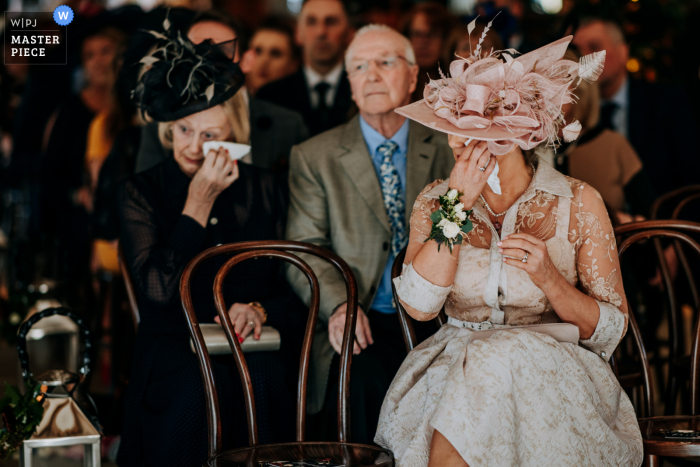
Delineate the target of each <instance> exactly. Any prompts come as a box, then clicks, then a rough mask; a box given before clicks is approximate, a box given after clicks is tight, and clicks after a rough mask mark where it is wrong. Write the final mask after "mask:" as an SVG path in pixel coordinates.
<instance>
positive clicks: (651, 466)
mask: <svg viewBox="0 0 700 467" xmlns="http://www.w3.org/2000/svg"><path fill="white" fill-rule="evenodd" d="M660 465H661V459H659V456H652V455H647V456H644V462H642V467H659V466H660Z"/></svg>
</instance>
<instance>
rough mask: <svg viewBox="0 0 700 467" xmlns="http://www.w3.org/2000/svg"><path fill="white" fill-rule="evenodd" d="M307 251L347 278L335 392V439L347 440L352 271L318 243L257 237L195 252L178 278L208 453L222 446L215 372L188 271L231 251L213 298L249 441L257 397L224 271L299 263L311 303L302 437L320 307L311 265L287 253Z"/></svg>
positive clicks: (300, 405)
mask: <svg viewBox="0 0 700 467" xmlns="http://www.w3.org/2000/svg"><path fill="white" fill-rule="evenodd" d="M290 252H294V253H305V254H310V255H314V256H317V257H319V258H323V259H324V260H326V261H328V262H330V263H331V264H333V265H334V266H335V267H336V268H338V270H340V272H341V274H342V276H343V278H344V279H345V284H346V290H347V295H348V311H347V315H346V319H345V334H344V336H343V343H342V349H341V350H342V352H341V354H340V384H339V391H338V440H339V441H340V442H347V441H348V437H349V433H350V427H349V417H348V413H349V403H350V399H349V396H350V364H351V361H352V346H353V344H354V339H353V336H354V335H355V321H356V319H357V304H358V303H357V284H356V281H355V277H354V275H353V273H352V270H351V269H350V267H349V266H348V265H347V263H346V262H345V261H343V260H342V259H341V258H340V257H339V256H338V255H336V254H335V253H333V252H331V251H330V250H327V249H325V248H321V247H319V246H316V245H312V244H309V243H302V242H292V241H281V240H280V241H255V242H240V243H231V244H227V245H221V246H217V247H214V248H210V249H208V250H206V251H203V252H202V253H200V254H199V255H197V256H196V257H195V258H194V259H192V261H190V263H189V264H188V265H187V267H186V268H185V270H184V272H183V273H182V278H181V279H180V296H181V299H182V307H183V310H184V312H185V316H186V317H187V322H188V325H189V330H190V336H191V337H192V340H193V342H194V346H195V350H196V352H197V356H198V359H199V366H200V369H201V371H202V378H203V380H204V388H205V392H206V405H207V420H208V433H209V445H208V453H209V457H213V456H215V455H217V454H218V453H219V452H220V451H221V446H222V444H221V419H220V417H219V398H218V394H217V391H216V386H215V384H214V373H213V370H212V366H211V359H210V357H209V353H208V352H207V348H206V345H205V343H204V338H203V337H202V333H201V331H200V329H199V322H198V321H197V316H196V314H195V311H194V307H193V304H192V296H191V293H190V287H191V281H192V276H193V275H194V273H195V272H196V270H197V268H198V267H199V266H200V265H201V264H202V263H204V262H205V261H208V260H210V259H212V258H214V257H217V256H222V255H232V254H233V255H234V256H233V257H231V258H230V259H228V260H227V261H226V263H224V265H223V266H222V267H221V268H220V269H219V272H218V273H217V275H216V278H215V280H214V298H215V301H216V307H217V311H218V314H219V317H220V318H221V322H222V325H223V328H224V331H225V332H226V337H227V338H228V342H229V345H230V347H231V351H232V353H233V356H234V359H235V361H236V365H237V367H238V371H239V374H240V376H241V382H242V384H243V393H244V397H245V403H246V411H247V419H248V434H249V442H250V445H251V446H256V445H257V444H258V430H257V420H256V415H255V398H254V395H253V390H252V383H251V379H250V373H249V372H248V366H247V365H246V361H245V357H244V355H243V352H242V351H241V346H240V344H239V342H238V339H237V338H236V335H235V330H234V327H233V324H232V323H231V320H230V318H229V316H228V308H227V306H226V303H224V297H223V291H222V287H223V282H224V279H225V278H226V275H227V274H228V273H229V271H231V269H232V268H233V267H235V266H236V265H237V264H238V263H241V262H243V261H246V260H249V259H254V258H261V257H267V258H277V259H280V260H282V261H285V262H287V263H290V264H292V265H294V266H296V267H297V268H299V269H300V270H301V271H302V272H303V273H304V275H306V277H307V279H308V280H309V285H310V287H311V304H310V307H309V316H308V320H307V323H306V332H305V334H304V344H303V347H302V355H301V362H300V367H299V383H298V391H299V394H298V400H297V420H296V440H297V442H303V441H304V437H305V424H306V385H307V379H308V372H309V360H310V357H311V345H312V343H313V339H314V331H315V329H316V322H317V320H318V310H319V305H320V303H319V302H320V298H319V297H320V295H319V285H318V279H317V278H316V275H315V274H314V272H313V270H312V269H311V267H310V266H309V265H308V264H307V263H306V262H305V261H304V260H302V259H301V258H299V257H298V256H296V255H294V254H291V253H290Z"/></svg>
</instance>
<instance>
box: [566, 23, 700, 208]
mask: <svg viewBox="0 0 700 467" xmlns="http://www.w3.org/2000/svg"><path fill="white" fill-rule="evenodd" d="M573 44H574V45H576V46H577V47H578V49H579V50H580V51H581V53H582V54H583V55H586V54H589V53H591V52H598V51H600V50H605V52H606V55H605V68H604V70H603V73H602V74H601V75H600V95H601V97H602V101H601V111H600V125H601V126H603V127H605V128H610V129H613V130H615V131H618V132H619V133H621V134H623V135H624V136H626V137H627V139H629V141H630V143H631V144H632V147H634V149H635V150H636V151H637V154H639V157H640V159H641V160H642V162H643V163H644V167H645V168H646V170H647V173H649V174H650V176H651V177H652V183H653V184H654V188H655V189H656V192H657V194H659V195H662V194H664V193H666V192H668V191H671V190H673V189H675V188H678V187H681V186H684V185H690V184H694V183H697V181H698V175H697V174H698V173H700V158H699V157H698V156H699V154H698V149H697V145H696V144H695V143H694V141H693V139H692V138H689V137H688V135H691V134H695V132H696V131H697V128H698V127H697V122H696V121H695V116H694V115H693V113H692V112H691V111H690V106H689V105H688V104H687V102H686V99H685V98H684V94H683V92H682V91H680V90H678V89H674V88H671V87H668V86H663V85H660V84H656V83H648V82H645V81H641V80H637V79H632V78H630V76H629V74H628V73H627V61H628V59H629V47H628V45H627V43H626V42H625V37H624V34H623V32H622V29H621V28H620V26H619V25H617V24H616V23H614V22H612V21H609V20H605V19H601V18H584V19H583V20H582V21H581V23H580V25H579V28H578V29H577V30H576V32H575V36H574V40H573ZM671 115H672V116H673V118H669V116H671Z"/></svg>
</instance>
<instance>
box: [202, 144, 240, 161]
mask: <svg viewBox="0 0 700 467" xmlns="http://www.w3.org/2000/svg"><path fill="white" fill-rule="evenodd" d="M222 146H223V147H224V148H225V149H228V155H229V156H230V157H231V160H232V161H237V160H238V159H242V158H243V157H245V156H246V155H247V154H248V153H249V152H250V146H248V145H247V144H238V143H231V142H229V141H207V142H206V143H204V144H203V145H202V151H203V152H204V156H205V157H206V155H207V154H209V151H211V150H212V149H213V150H214V151H218V150H219V148H220V147H222Z"/></svg>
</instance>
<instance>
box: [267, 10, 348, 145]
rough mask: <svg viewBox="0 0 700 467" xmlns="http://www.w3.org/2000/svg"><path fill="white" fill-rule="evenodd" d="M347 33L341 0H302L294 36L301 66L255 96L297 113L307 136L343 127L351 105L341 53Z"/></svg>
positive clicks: (344, 11)
mask: <svg viewBox="0 0 700 467" xmlns="http://www.w3.org/2000/svg"><path fill="white" fill-rule="evenodd" d="M352 34H353V31H352V27H351V25H350V21H349V18H348V13H347V11H346V9H345V5H344V3H343V2H342V0H305V1H304V5H303V6H302V8H301V12H300V13H299V20H298V25H297V35H296V37H297V42H298V43H299V45H301V47H302V51H303V66H302V68H301V69H300V70H299V71H297V72H296V73H294V74H293V75H291V76H288V77H286V78H284V79H281V80H279V81H275V82H273V83H270V84H268V85H267V86H263V87H262V88H260V89H259V90H258V92H257V94H256V96H257V97H258V98H260V99H263V100H268V101H270V102H274V103H275V104H279V105H281V106H283V107H286V108H288V109H292V110H295V111H297V112H299V113H300V114H301V115H302V116H303V117H304V121H305V122H306V125H307V127H308V128H309V133H310V135H311V136H313V135H317V134H319V133H321V132H323V131H326V130H328V129H331V128H333V127H336V126H338V125H340V124H342V123H345V122H346V121H348V119H349V118H350V117H351V112H353V107H352V99H351V97H350V84H349V83H348V79H347V74H346V73H345V70H343V54H344V53H345V49H346V48H347V46H348V44H349V43H350V40H351V39H352Z"/></svg>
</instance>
